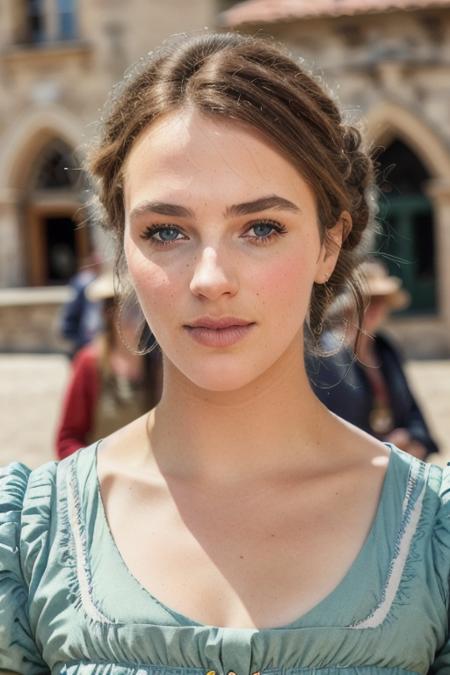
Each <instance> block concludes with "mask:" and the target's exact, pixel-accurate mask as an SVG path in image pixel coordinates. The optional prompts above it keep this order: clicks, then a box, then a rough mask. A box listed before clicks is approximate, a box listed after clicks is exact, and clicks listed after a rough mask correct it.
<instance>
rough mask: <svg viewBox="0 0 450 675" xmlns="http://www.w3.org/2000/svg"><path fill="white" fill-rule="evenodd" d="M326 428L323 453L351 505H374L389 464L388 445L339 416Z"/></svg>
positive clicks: (389, 453)
mask: <svg viewBox="0 0 450 675" xmlns="http://www.w3.org/2000/svg"><path fill="white" fill-rule="evenodd" d="M332 418H333V419H332V420H331V424H330V426H329V427H328V433H327V436H328V439H327V445H328V449H327V454H328V457H329V458H330V464H331V467H332V468H331V474H332V476H333V477H334V480H335V481H336V484H337V485H339V487H340V488H341V489H342V490H343V492H344V493H345V492H346V493H347V494H351V495H352V499H353V500H355V504H356V503H358V504H359V505H363V504H365V503H368V505H369V506H368V508H369V510H370V504H372V508H375V506H376V504H377V503H378V500H379V497H380V494H381V490H382V487H383V484H384V478H385V475H386V472H387V468H388V466H389V458H390V455H391V450H390V448H389V447H388V446H387V445H386V444H384V443H382V442H380V441H378V440H377V439H375V438H373V437H372V436H369V434H366V433H365V432H364V431H361V430H360V429H358V428H356V427H355V426H353V425H352V424H349V423H348V422H346V421H344V420H342V419H341V418H339V417H336V416H334V415H333V416H332Z"/></svg>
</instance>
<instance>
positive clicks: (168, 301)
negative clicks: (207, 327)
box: [124, 239, 177, 330]
mask: <svg viewBox="0 0 450 675" xmlns="http://www.w3.org/2000/svg"><path fill="white" fill-rule="evenodd" d="M124 246H125V257H126V260H127V268H128V273H129V276H130V281H131V283H132V285H133V287H134V289H135V291H136V295H137V297H138V300H139V304H140V305H141V308H142V311H143V312H144V315H145V318H146V319H147V321H148V323H149V325H150V328H151V329H152V330H153V328H154V327H155V325H156V324H157V323H159V322H158V316H159V315H160V314H161V313H162V312H164V313H165V314H166V315H167V314H169V315H170V311H171V309H172V307H173V305H174V298H175V297H176V295H177V289H176V286H175V284H176V276H175V275H173V277H174V278H171V275H170V274H169V273H168V272H167V270H166V269H163V268H162V267H161V266H160V265H157V264H155V263H154V262H152V261H151V260H149V259H148V258H147V257H146V256H145V255H144V254H143V253H142V251H141V250H140V249H139V248H138V247H137V246H135V244H134V243H133V242H132V241H130V240H129V239H128V240H127V239H125V241H124Z"/></svg>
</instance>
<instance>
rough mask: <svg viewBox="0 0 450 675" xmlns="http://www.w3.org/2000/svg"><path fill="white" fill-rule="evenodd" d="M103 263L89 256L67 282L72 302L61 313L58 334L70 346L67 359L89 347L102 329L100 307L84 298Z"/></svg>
mask: <svg viewBox="0 0 450 675" xmlns="http://www.w3.org/2000/svg"><path fill="white" fill-rule="evenodd" d="M101 268H102V262H101V259H100V256H99V255H98V254H97V253H96V252H92V253H91V254H90V255H89V256H88V257H87V258H86V259H85V260H84V261H83V263H82V264H81V266H80V270H79V271H78V272H77V274H75V276H74V277H72V279H71V280H70V281H69V286H70V288H71V293H72V295H71V298H70V300H69V301H68V302H67V303H66V304H65V305H64V307H63V309H62V312H61V319H60V331H61V335H62V337H63V338H64V339H66V340H68V341H69V342H71V343H72V346H71V351H70V358H72V359H73V358H74V356H75V354H76V353H77V352H78V351H79V350H80V349H81V348H82V347H84V346H85V345H87V344H89V343H90V342H91V340H92V339H93V338H94V336H95V335H96V333H97V332H98V331H99V330H100V328H101V322H102V315H101V306H100V304H99V303H98V302H94V301H92V300H89V298H87V297H86V293H85V291H86V288H87V287H88V286H89V284H91V283H92V281H94V279H96V277H97V276H98V275H99V274H100V271H101Z"/></svg>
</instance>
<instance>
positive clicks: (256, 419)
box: [149, 340, 330, 482]
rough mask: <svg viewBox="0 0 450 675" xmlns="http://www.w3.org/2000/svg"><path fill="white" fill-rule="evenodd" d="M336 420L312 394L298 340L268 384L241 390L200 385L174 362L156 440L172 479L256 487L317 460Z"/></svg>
mask: <svg viewBox="0 0 450 675" xmlns="http://www.w3.org/2000/svg"><path fill="white" fill-rule="evenodd" d="M329 418H330V415H329V413H328V412H327V411H326V410H325V409H324V408H323V406H322V405H321V404H320V403H319V402H318V400H317V399H316V398H315V396H314V394H313V393H312V391H311V388H310V386H309V382H308V379H307V376H306V373H305V368H304V361H303V351H302V349H301V348H300V346H299V341H297V340H296V341H295V344H294V343H293V344H292V345H291V347H290V348H289V349H288V350H287V352H286V353H285V354H284V355H283V356H282V357H281V358H280V359H279V360H278V361H277V362H276V363H275V364H274V365H273V366H272V367H271V368H269V369H268V371H266V372H265V373H264V374H263V375H262V376H261V377H260V378H258V379H257V380H255V381H253V382H252V383H250V384H248V385H246V386H244V387H242V388H241V389H239V390H233V391H225V392H216V391H209V390H205V389H201V388H199V387H196V386H195V385H193V383H192V382H191V381H190V380H188V379H187V378H185V377H184V376H183V375H182V374H181V373H180V371H178V370H177V369H175V368H174V366H173V365H172V364H171V363H169V362H168V361H167V359H166V360H165V361H164V387H163V394H162V398H161V401H160V403H159V404H158V406H157V408H156V409H155V410H154V411H153V412H152V414H151V416H150V420H149V435H150V440H151V445H152V451H153V454H154V456H155V458H156V461H157V463H158V464H159V466H160V469H161V471H162V472H164V473H171V474H176V475H182V476H184V477H188V476H190V477H197V478H199V479H201V478H202V477H204V478H205V479H208V480H209V479H211V478H214V480H216V481H217V479H218V477H220V478H219V479H220V480H223V481H224V482H226V481H227V480H230V481H241V480H242V481H248V480H249V479H250V480H251V478H252V477H255V475H265V474H274V472H275V473H276V472H278V474H279V473H280V472H284V471H288V470H289V467H290V466H292V464H293V463H296V462H298V461H306V462H308V461H310V457H311V455H313V454H314V453H312V452H311V450H312V449H314V452H317V446H318V445H320V438H321V434H322V433H324V429H325V428H326V426H327V423H328V426H329ZM160 448H161V451H160V450H159V449H160ZM162 449H164V451H162Z"/></svg>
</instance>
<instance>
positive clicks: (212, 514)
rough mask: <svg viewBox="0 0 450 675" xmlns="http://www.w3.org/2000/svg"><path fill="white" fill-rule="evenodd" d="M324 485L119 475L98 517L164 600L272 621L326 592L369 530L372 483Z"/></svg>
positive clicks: (202, 618) (223, 616) (231, 618)
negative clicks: (200, 485)
mask: <svg viewBox="0 0 450 675" xmlns="http://www.w3.org/2000/svg"><path fill="white" fill-rule="evenodd" d="M362 483H363V484H364V481H362ZM325 487H327V488H328V489H325V490H324V486H323V485H322V486H321V487H320V489H319V486H318V485H316V484H315V483H314V481H313V482H312V483H311V484H308V485H304V486H303V489H302V490H300V489H299V488H298V485H297V484H296V482H295V481H293V482H292V484H287V485H285V486H284V489H276V490H270V489H269V490H262V491H261V494H253V493H252V491H251V490H250V491H248V490H246V491H245V494H239V492H233V491H231V492H228V493H227V492H226V491H225V492H219V491H218V492H216V493H206V494H195V493H194V494H193V493H192V492H190V491H183V490H175V491H172V493H169V492H167V491H166V490H164V489H161V490H156V491H155V490H151V489H150V490H146V488H145V486H141V488H137V489H136V484H132V483H130V484H128V485H127V481H123V480H122V481H120V483H118V484H117V486H116V489H115V490H112V491H111V492H110V495H109V499H108V504H107V511H108V519H109V522H110V527H111V531H112V533H113V536H114V539H115V541H116V544H117V547H118V548H119V550H120V551H121V554H122V557H123V558H124V561H125V563H126V564H127V566H128V568H129V569H130V571H131V572H132V574H133V575H134V576H135V577H136V578H137V579H138V580H139V582H140V583H141V585H142V586H144V588H146V589H147V590H149V591H150V592H151V593H152V594H153V595H154V596H156V597H157V598H158V599H159V600H160V601H162V602H163V603H165V604H166V605H168V606H169V607H171V608H173V609H175V610H176V611H178V612H180V613H181V614H184V615H186V616H188V617H190V618H193V619H194V620H195V621H199V622H201V623H207V624H211V625H220V626H234V627H254V626H256V627H272V626H276V625H284V624H286V623H289V622H291V621H293V620H295V619H296V618H298V617H299V616H300V615H302V614H304V613H306V612H307V611H308V610H310V609H311V608H312V607H314V605H316V604H317V603H318V602H320V601H321V600H322V599H323V598H324V597H326V596H327V595H328V594H329V593H330V592H331V591H332V590H333V589H334V588H335V587H336V586H337V584H338V583H339V582H340V580H341V579H342V578H343V577H344V575H345V574H346V572H347V571H348V569H349V567H350V566H351V564H352V562H353V560H354V559H355V558H356V556H357V555H358V553H359V551H360V549H361V547H362V546H363V543H364V541H365V539H366V537H367V534H368V532H369V530H370V527H371V524H372V520H373V517H374V514H375V511H376V506H377V501H378V496H379V487H380V486H378V489H377V486H376V485H375V489H374V488H373V486H372V499H370V500H367V498H366V497H367V489H366V490H364V493H365V494H363V491H362V489H361V487H359V488H357V489H355V487H354V486H353V485H350V484H349V483H347V481H345V480H342V479H338V478H336V479H330V483H329V485H328V486H325ZM366 487H367V486H366ZM355 499H356V500H357V503H359V508H354V506H355ZM129 513H133V514H135V515H134V517H133V527H132V528H130V526H129V517H128V516H127V515H126V514H129Z"/></svg>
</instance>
